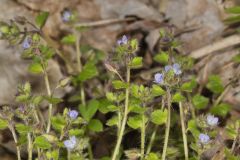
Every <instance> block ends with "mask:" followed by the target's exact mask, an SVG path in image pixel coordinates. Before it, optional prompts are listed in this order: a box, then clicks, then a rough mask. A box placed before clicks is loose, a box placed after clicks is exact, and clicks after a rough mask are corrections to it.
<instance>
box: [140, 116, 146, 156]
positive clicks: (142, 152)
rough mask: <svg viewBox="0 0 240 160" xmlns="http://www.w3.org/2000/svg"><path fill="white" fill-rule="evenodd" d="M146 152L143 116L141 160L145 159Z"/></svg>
mask: <svg viewBox="0 0 240 160" xmlns="http://www.w3.org/2000/svg"><path fill="white" fill-rule="evenodd" d="M144 150H145V115H144V113H143V115H142V127H141V160H143V159H144Z"/></svg>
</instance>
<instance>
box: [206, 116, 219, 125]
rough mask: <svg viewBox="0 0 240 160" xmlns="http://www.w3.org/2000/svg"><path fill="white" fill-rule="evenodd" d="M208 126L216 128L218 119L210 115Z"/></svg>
mask: <svg viewBox="0 0 240 160" xmlns="http://www.w3.org/2000/svg"><path fill="white" fill-rule="evenodd" d="M207 124H208V125H209V126H216V125H217V124H218V117H214V116H213V115H208V116H207Z"/></svg>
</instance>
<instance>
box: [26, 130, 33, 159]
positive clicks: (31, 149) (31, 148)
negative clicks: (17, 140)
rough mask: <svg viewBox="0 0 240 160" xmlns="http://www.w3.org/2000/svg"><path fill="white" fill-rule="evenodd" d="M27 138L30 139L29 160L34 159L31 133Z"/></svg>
mask: <svg viewBox="0 0 240 160" xmlns="http://www.w3.org/2000/svg"><path fill="white" fill-rule="evenodd" d="M27 139H28V160H32V151H33V146H32V137H31V133H28V134H27Z"/></svg>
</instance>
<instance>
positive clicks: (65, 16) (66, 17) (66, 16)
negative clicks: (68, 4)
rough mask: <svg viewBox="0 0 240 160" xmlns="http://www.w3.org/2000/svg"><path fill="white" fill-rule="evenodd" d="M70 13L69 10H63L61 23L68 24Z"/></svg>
mask: <svg viewBox="0 0 240 160" xmlns="http://www.w3.org/2000/svg"><path fill="white" fill-rule="evenodd" d="M71 16H72V13H71V12H70V11H69V10H65V11H63V13H62V20H63V22H69V21H70V19H71Z"/></svg>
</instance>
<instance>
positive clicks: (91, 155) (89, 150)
mask: <svg viewBox="0 0 240 160" xmlns="http://www.w3.org/2000/svg"><path fill="white" fill-rule="evenodd" d="M87 149H88V156H89V160H93V152H92V147H91V144H90V143H89V144H88V148H87Z"/></svg>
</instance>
